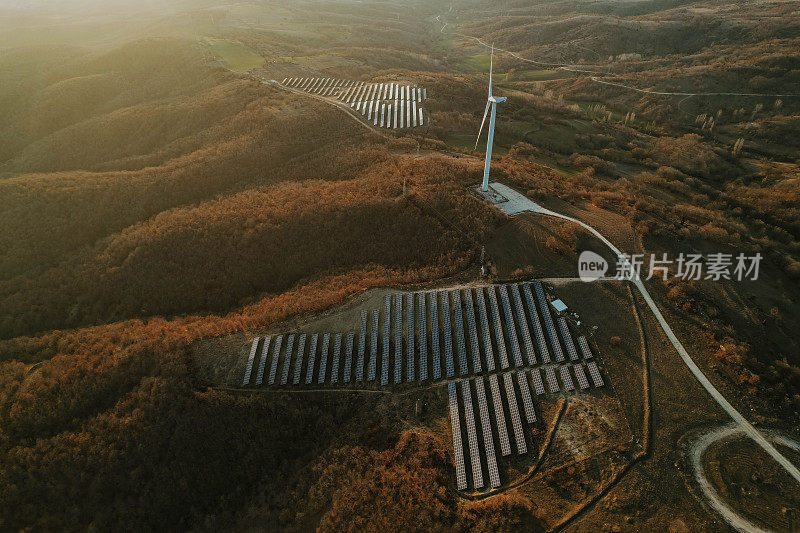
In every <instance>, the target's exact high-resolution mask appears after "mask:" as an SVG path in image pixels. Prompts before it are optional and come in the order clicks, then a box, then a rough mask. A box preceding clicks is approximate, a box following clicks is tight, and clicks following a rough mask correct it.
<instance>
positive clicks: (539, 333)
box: [522, 283, 550, 364]
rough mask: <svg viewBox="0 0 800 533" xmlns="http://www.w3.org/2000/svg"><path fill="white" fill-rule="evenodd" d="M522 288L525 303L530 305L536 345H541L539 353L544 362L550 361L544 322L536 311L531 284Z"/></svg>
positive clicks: (529, 312) (529, 310) (529, 314)
mask: <svg viewBox="0 0 800 533" xmlns="http://www.w3.org/2000/svg"><path fill="white" fill-rule="evenodd" d="M522 288H523V290H522V293H523V294H524V295H525V303H526V304H527V305H528V316H530V317H531V324H533V336H534V337H535V338H536V345H537V346H538V347H539V353H540V354H541V356H542V363H545V364H546V363H549V362H550V350H549V349H548V348H547V341H546V340H545V338H544V330H543V329H542V323H541V321H540V320H539V313H538V312H537V311H536V304H535V303H534V301H533V293H532V292H531V284H530V283H526V284H525V285H523V287H522Z"/></svg>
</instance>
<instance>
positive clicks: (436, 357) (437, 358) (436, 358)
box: [429, 292, 442, 379]
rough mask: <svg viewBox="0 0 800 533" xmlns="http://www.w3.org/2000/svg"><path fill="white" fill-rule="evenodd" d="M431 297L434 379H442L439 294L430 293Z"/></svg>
mask: <svg viewBox="0 0 800 533" xmlns="http://www.w3.org/2000/svg"><path fill="white" fill-rule="evenodd" d="M429 294H430V297H431V348H432V349H433V352H432V355H433V379H441V377H442V356H441V354H440V353H439V309H438V307H439V306H438V305H437V302H438V301H439V293H438V292H431V293H429Z"/></svg>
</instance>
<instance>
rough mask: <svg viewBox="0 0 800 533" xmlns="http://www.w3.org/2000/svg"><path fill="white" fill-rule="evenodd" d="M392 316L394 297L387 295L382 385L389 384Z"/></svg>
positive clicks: (384, 313)
mask: <svg viewBox="0 0 800 533" xmlns="http://www.w3.org/2000/svg"><path fill="white" fill-rule="evenodd" d="M391 314H392V296H391V295H389V294H387V295H386V298H385V299H384V302H383V357H382V358H381V385H383V386H384V387H385V386H386V385H388V384H389V330H390V328H391V323H390V322H389V320H390V318H389V317H390V316H391Z"/></svg>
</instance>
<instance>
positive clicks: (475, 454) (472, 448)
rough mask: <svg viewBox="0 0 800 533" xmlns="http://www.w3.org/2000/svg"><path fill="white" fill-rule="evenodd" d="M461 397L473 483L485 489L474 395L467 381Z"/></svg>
mask: <svg viewBox="0 0 800 533" xmlns="http://www.w3.org/2000/svg"><path fill="white" fill-rule="evenodd" d="M461 395H462V399H463V400H464V420H466V422H467V443H468V444H469V458H470V460H471V461H472V483H473V486H474V487H475V488H479V487H483V471H482V470H481V456H480V451H479V448H478V432H477V430H476V429H475V413H474V411H473V410H472V394H471V393H470V387H469V381H467V380H464V381H462V382H461Z"/></svg>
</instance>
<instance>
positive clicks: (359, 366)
mask: <svg viewBox="0 0 800 533" xmlns="http://www.w3.org/2000/svg"><path fill="white" fill-rule="evenodd" d="M368 316H369V312H368V311H367V310H366V309H365V310H363V311H361V323H360V324H359V326H358V356H357V357H356V382H357V383H361V382H362V381H364V356H365V355H366V351H367V317H368Z"/></svg>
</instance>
